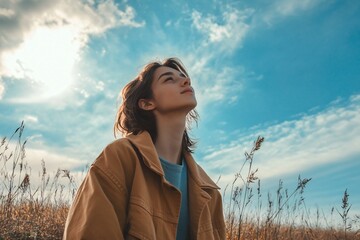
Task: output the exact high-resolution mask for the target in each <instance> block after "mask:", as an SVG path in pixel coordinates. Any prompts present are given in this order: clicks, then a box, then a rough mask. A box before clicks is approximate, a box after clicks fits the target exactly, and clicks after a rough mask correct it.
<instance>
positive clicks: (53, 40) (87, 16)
mask: <svg viewBox="0 0 360 240" xmlns="http://www.w3.org/2000/svg"><path fill="white" fill-rule="evenodd" d="M2 5H3V6H6V7H3V8H2V10H1V11H0V20H1V21H0V77H1V76H2V77H5V78H15V79H24V80H27V81H28V82H29V84H31V85H32V86H33V91H32V92H31V91H27V93H26V94H20V95H22V96H23V95H25V98H24V101H25V102H27V101H29V100H33V101H42V100H44V99H47V98H49V97H53V96H56V95H59V94H60V93H64V91H65V90H66V89H68V88H69V87H70V86H71V85H72V84H73V82H74V81H75V77H74V70H75V69H74V68H75V66H76V63H77V61H78V60H79V58H80V54H81V50H82V49H83V48H84V46H86V44H87V43H88V40H89V37H90V36H93V35H100V34H103V33H104V32H106V31H107V30H108V29H111V28H115V27H119V26H128V27H141V26H144V24H145V22H137V21H135V20H134V18H135V10H134V9H133V8H132V7H131V6H128V5H125V6H124V10H121V9H120V8H119V6H118V5H117V4H116V3H115V2H114V0H104V1H100V2H99V3H95V2H90V1H88V2H84V1H70V0H52V1H49V0H47V1H10V0H6V1H5V2H4V3H3V4H2ZM10 13H11V14H10ZM29 92H30V93H29ZM28 94H30V99H29V96H28ZM19 101H21V99H20V100H19V99H18V101H17V102H19Z"/></svg>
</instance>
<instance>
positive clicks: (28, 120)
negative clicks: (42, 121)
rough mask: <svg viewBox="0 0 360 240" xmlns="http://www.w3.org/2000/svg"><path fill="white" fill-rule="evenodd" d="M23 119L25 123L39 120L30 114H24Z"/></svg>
mask: <svg viewBox="0 0 360 240" xmlns="http://www.w3.org/2000/svg"><path fill="white" fill-rule="evenodd" d="M23 119H24V122H25V124H27V123H30V124H34V123H38V122H39V119H38V118H37V117H36V116H32V115H25V116H24V118H23Z"/></svg>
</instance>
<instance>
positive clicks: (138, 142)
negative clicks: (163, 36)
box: [64, 58, 225, 240]
mask: <svg viewBox="0 0 360 240" xmlns="http://www.w3.org/2000/svg"><path fill="white" fill-rule="evenodd" d="M122 100H123V101H122V104H121V106H120V108H119V110H118V114H117V119H116V122H115V125H114V133H115V135H116V132H117V131H120V132H121V133H123V135H124V138H121V139H119V140H116V141H114V142H113V143H111V144H109V145H108V146H107V147H106V148H105V149H104V150H103V152H102V153H101V154H100V155H99V157H98V158H97V159H96V161H95V162H94V163H93V164H92V166H91V168H90V170H89V172H88V174H87V176H86V177H85V179H84V181H83V183H82V185H81V186H80V188H79V190H78V192H77V195H76V197H75V200H74V202H73V205H72V206H71V208H70V210H69V215H68V218H67V221H66V226H65V232H64V239H161V240H162V239H206V240H211V239H225V224H224V216H223V210H222V201H221V196H220V193H219V191H218V187H217V186H216V184H215V183H214V182H213V181H212V180H211V179H210V178H209V177H208V176H207V174H206V173H205V172H204V170H203V169H202V168H201V167H200V166H198V165H197V164H196V162H195V161H194V159H193V158H192V156H191V153H192V149H193V147H194V142H193V141H192V140H191V139H190V137H189V135H188V129H187V123H188V122H190V121H192V120H195V121H196V120H197V117H198V115H197V113H196V111H195V110H194V108H195V107H196V104H197V102H196V98H195V92H194V90H193V88H192V87H191V81H190V78H189V76H188V74H187V72H186V70H185V68H184V67H183V65H182V64H181V62H180V61H179V60H177V59H175V58H170V59H167V60H165V61H164V62H163V63H160V62H153V63H150V64H148V65H146V66H145V67H144V69H143V70H142V71H141V72H140V74H139V75H138V76H137V77H136V78H135V79H134V80H133V81H131V82H130V83H128V84H127V85H126V86H125V88H124V89H123V91H122Z"/></svg>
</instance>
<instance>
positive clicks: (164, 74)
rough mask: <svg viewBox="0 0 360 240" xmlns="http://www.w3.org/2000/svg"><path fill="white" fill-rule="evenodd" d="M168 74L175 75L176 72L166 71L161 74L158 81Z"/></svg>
mask: <svg viewBox="0 0 360 240" xmlns="http://www.w3.org/2000/svg"><path fill="white" fill-rule="evenodd" d="M167 75H174V73H173V72H166V73H163V74H161V75H160V76H159V78H158V81H159V80H160V78H161V77H163V76H167Z"/></svg>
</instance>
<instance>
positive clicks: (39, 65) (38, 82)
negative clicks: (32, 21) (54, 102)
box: [2, 26, 84, 101]
mask: <svg viewBox="0 0 360 240" xmlns="http://www.w3.org/2000/svg"><path fill="white" fill-rule="evenodd" d="M80 36H81V35H79V32H78V30H77V29H75V28H73V27H71V26H56V27H48V26H40V27H37V28H35V29H34V30H33V31H32V32H31V33H29V34H28V35H27V36H26V38H25V40H24V42H23V43H22V44H21V45H20V46H19V47H18V48H17V49H16V50H14V51H11V52H7V53H5V54H4V56H3V58H2V63H3V65H4V66H5V71H6V74H7V75H8V76H10V77H13V78H17V79H23V80H28V81H30V82H31V84H32V85H33V86H34V87H33V88H32V89H34V90H32V91H31V92H28V93H26V95H27V96H25V98H27V99H28V100H29V101H41V100H46V99H49V98H52V97H55V96H59V95H61V94H62V93H64V92H65V90H67V89H68V88H69V87H70V86H71V85H72V83H73V82H74V79H75V78H74V75H75V74H74V66H75V64H76V62H77V61H78V60H79V53H80V50H81V48H82V47H83V45H84V39H82V38H81V37H80Z"/></svg>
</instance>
